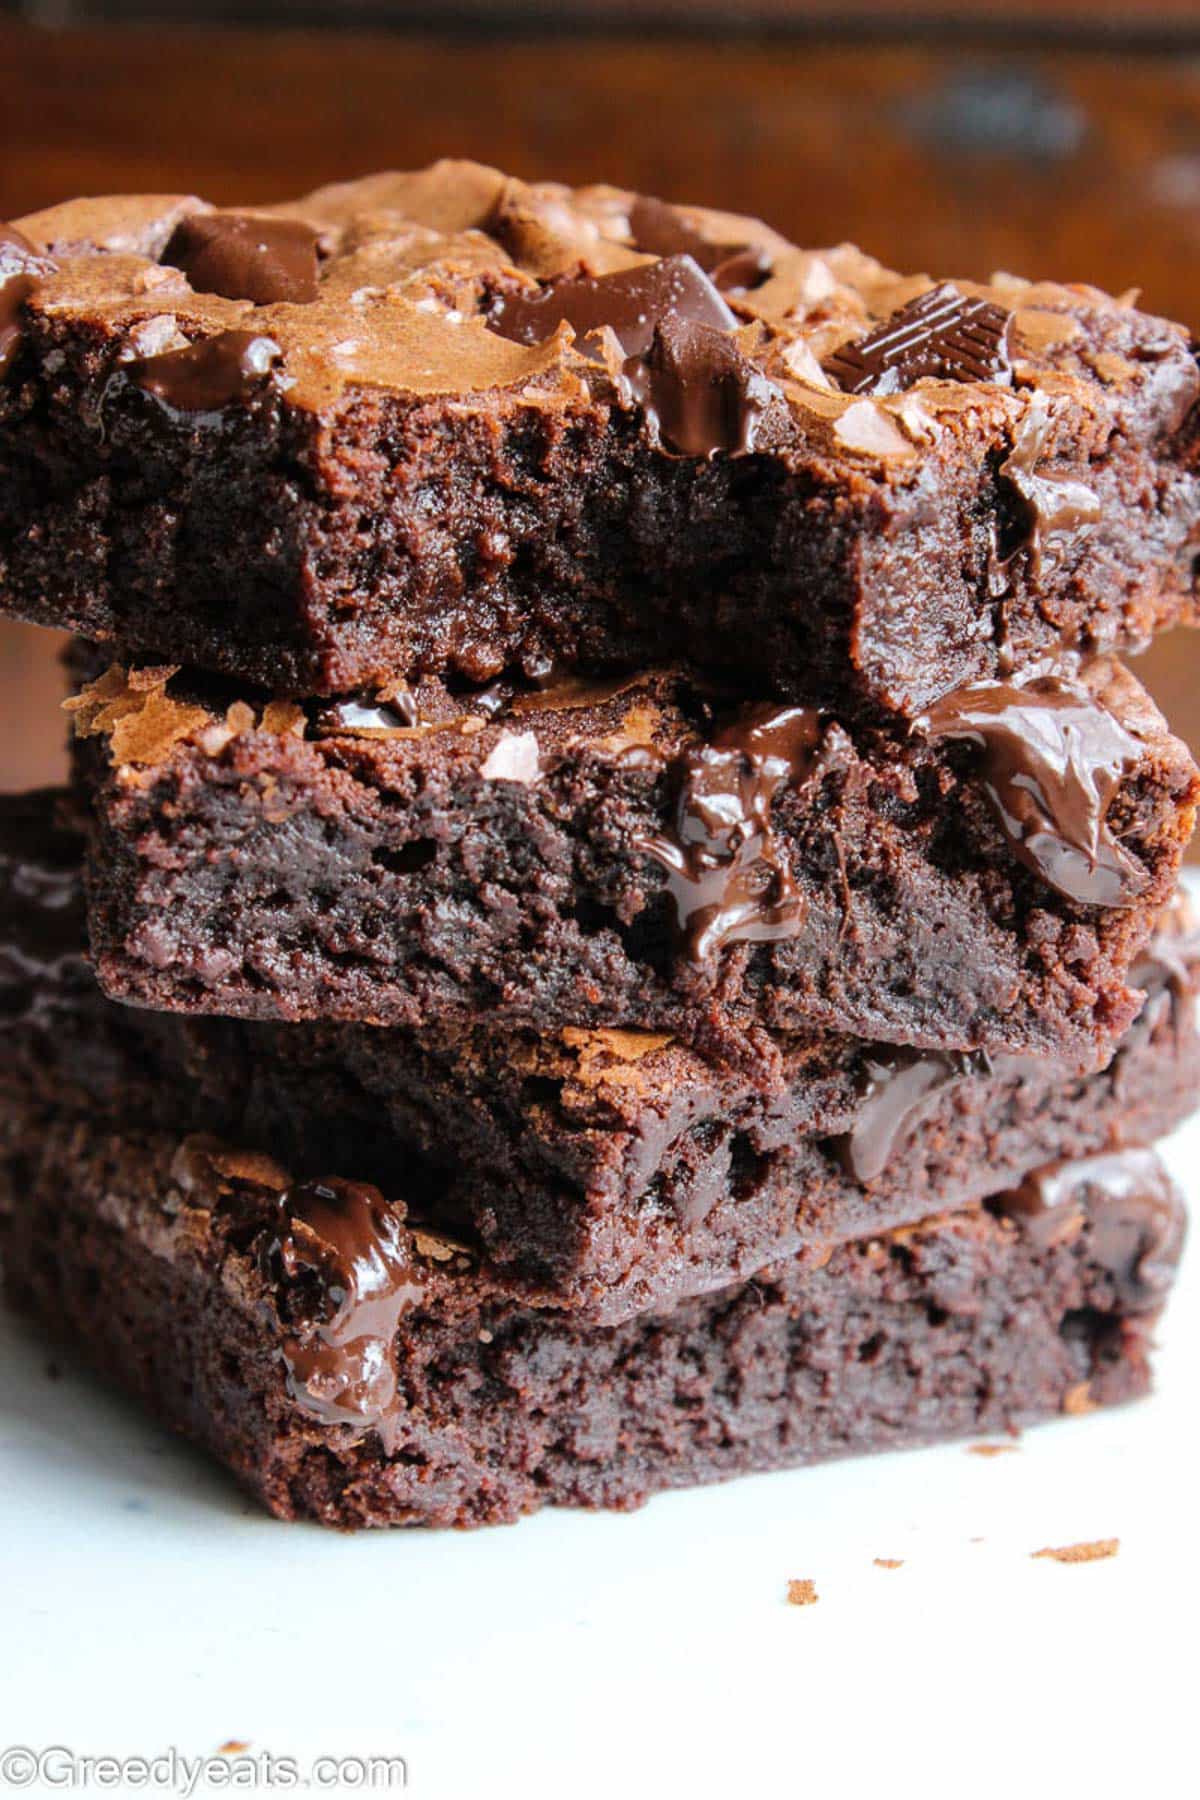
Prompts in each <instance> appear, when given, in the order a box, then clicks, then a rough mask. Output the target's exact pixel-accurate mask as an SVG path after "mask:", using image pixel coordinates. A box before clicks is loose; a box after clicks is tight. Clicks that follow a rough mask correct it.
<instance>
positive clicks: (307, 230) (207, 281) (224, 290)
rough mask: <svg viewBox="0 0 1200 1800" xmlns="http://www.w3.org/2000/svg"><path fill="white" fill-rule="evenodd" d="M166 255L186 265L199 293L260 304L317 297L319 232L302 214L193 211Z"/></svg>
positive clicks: (180, 265) (166, 259)
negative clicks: (279, 215) (268, 215)
mask: <svg viewBox="0 0 1200 1800" xmlns="http://www.w3.org/2000/svg"><path fill="white" fill-rule="evenodd" d="M162 260H163V262H165V263H170V265H171V266H172V268H175V269H182V270H183V272H184V274H185V275H186V276H187V278H188V280H189V281H190V282H191V284H192V286H193V288H195V290H196V292H197V293H202V294H222V295H224V297H225V299H227V300H253V301H254V303H255V305H257V306H270V305H272V304H274V303H275V302H277V301H292V302H294V303H298V304H305V303H307V302H308V301H311V300H315V299H316V297H317V233H316V232H315V231H314V230H313V229H312V227H311V225H305V224H304V223H303V222H302V221H301V220H299V219H256V218H253V217H251V216H250V215H248V214H245V213H224V212H218V213H193V214H191V215H190V217H188V218H186V219H183V220H181V222H180V223H179V224H178V225H177V226H176V227H175V230H174V231H173V232H172V234H171V239H170V242H169V243H168V244H167V247H166V249H165V250H164V251H163V255H162Z"/></svg>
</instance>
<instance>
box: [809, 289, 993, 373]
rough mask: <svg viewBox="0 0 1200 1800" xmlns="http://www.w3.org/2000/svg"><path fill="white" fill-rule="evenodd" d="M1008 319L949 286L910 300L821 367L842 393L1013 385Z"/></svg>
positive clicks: (979, 301) (845, 346)
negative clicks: (926, 381)
mask: <svg viewBox="0 0 1200 1800" xmlns="http://www.w3.org/2000/svg"><path fill="white" fill-rule="evenodd" d="M1010 318H1011V314H1009V313H1007V312H1005V311H1004V309H1003V308H1002V307H999V306H996V305H994V304H993V303H992V302H991V301H990V300H982V299H977V298H976V299H972V298H970V297H969V296H968V295H966V294H963V293H960V292H959V290H958V288H956V287H955V286H954V285H953V283H952V282H948V281H947V282H943V283H942V285H941V286H940V287H935V288H931V289H930V291H929V292H928V293H927V294H921V295H920V296H919V297H918V298H917V299H916V300H910V301H909V303H908V305H907V306H902V307H901V308H900V310H899V312H895V313H893V314H892V316H891V318H890V319H885V320H884V322H883V324H882V325H877V326H876V327H875V329H874V330H873V331H868V332H867V334H866V336H865V337H860V338H856V339H855V341H854V342H853V343H850V344H843V345H842V346H841V348H840V349H838V350H835V351H834V352H833V354H832V356H830V357H828V358H827V359H826V362H825V365H824V367H825V373H826V374H827V375H830V376H832V378H833V380H834V381H836V382H837V384H838V386H839V387H840V388H841V389H842V391H843V393H846V394H899V393H902V392H903V391H904V389H905V388H909V387H911V386H912V384H913V383H914V382H915V381H920V380H922V379H923V378H925V377H930V376H931V377H935V378H937V379H938V380H941V381H994V382H997V383H999V384H1000V385H1001V386H1005V387H1007V386H1008V385H1009V383H1010V382H1011V381H1012V362H1011V360H1010V358H1009V350H1008V327H1009V320H1010Z"/></svg>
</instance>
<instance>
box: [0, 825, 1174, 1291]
mask: <svg viewBox="0 0 1200 1800" xmlns="http://www.w3.org/2000/svg"><path fill="white" fill-rule="evenodd" d="M56 798H57V806H56V804H55V801H56ZM62 800H63V797H62V796H58V797H54V796H50V795H46V794H41V795H37V794H34V795H28V796H24V797H20V798H13V797H10V798H7V799H0V1050H2V1052H3V1055H2V1057H0V1085H2V1086H3V1087H5V1088H7V1089H9V1090H11V1091H12V1092H14V1093H16V1094H18V1095H19V1096H21V1097H23V1098H24V1099H26V1100H29V1099H33V1100H35V1101H37V1102H38V1103H39V1104H40V1105H43V1106H48V1107H52V1108H54V1109H56V1110H58V1111H62V1112H72V1111H73V1112H76V1113H81V1114H83V1115H85V1116H91V1117H95V1118H100V1119H103V1120H104V1121H105V1122H106V1124H107V1125H109V1126H110V1127H111V1128H113V1129H118V1128H119V1129H122V1130H129V1129H135V1130H136V1129H146V1128H157V1129H170V1130H172V1131H178V1132H188V1131H190V1132H205V1133H208V1134H210V1135H211V1134H214V1133H215V1134H217V1135H218V1136H219V1137H221V1138H224V1139H226V1140H228V1141H230V1142H234V1143H238V1144H242V1145H244V1146H246V1147H247V1148H250V1149H254V1150H258V1151H268V1152H272V1153H273V1154H275V1155H276V1156H279V1157H281V1158H282V1159H283V1160H284V1161H285V1162H286V1163H287V1164H288V1166H289V1167H290V1168H292V1169H294V1170H296V1171H298V1172H299V1173H300V1175H301V1176H304V1175H312V1174H314V1173H320V1172H321V1171H323V1170H326V1169H331V1168H336V1169H340V1170H341V1171H342V1173H343V1175H346V1176H350V1177H353V1178H355V1179H366V1180H369V1181H372V1182H374V1183H376V1184H378V1186H379V1187H380V1188H381V1189H382V1191H383V1192H384V1193H385V1194H386V1195H392V1194H402V1195H403V1196H404V1197H405V1200H406V1202H407V1205H408V1209H409V1216H410V1218H417V1219H419V1220H420V1221H421V1222H422V1223H423V1225H425V1226H428V1227H430V1228H432V1229H434V1230H437V1231H440V1232H442V1233H446V1232H449V1233H452V1234H454V1235H455V1236H456V1238H457V1239H458V1240H459V1241H460V1242H465V1243H469V1244H472V1245H474V1246H475V1247H476V1249H477V1251H478V1252H479V1253H480V1254H481V1255H482V1256H483V1257H484V1258H485V1260H486V1262H487V1265H488V1267H489V1269H490V1271H491V1273H492V1275H493V1276H494V1277H495V1279H496V1280H497V1281H503V1283H504V1284H505V1286H506V1287H507V1288H509V1289H511V1290H512V1291H513V1292H514V1294H520V1295H523V1296H525V1297H526V1298H528V1299H529V1300H530V1301H535V1300H539V1301H541V1302H543V1303H547V1302H549V1303H553V1304H555V1305H558V1306H561V1307H570V1308H571V1309H573V1310H574V1312H575V1313H576V1314H577V1316H579V1317H580V1318H585V1319H587V1320H589V1321H591V1322H599V1323H613V1322H617V1321H619V1320H621V1319H623V1318H627V1317H629V1316H630V1315H632V1314H633V1313H635V1312H637V1311H639V1310H642V1309H646V1308H650V1307H661V1306H663V1305H665V1304H668V1303H671V1302H673V1301H675V1300H678V1299H680V1298H684V1297H687V1296H690V1295H693V1294H697V1293H701V1292H706V1291H709V1290H711V1289H714V1288H717V1287H723V1286H728V1285H729V1284H730V1283H731V1282H734V1281H737V1280H742V1279H746V1278H748V1277H749V1276H751V1275H752V1274H754V1273H755V1272H756V1270H757V1269H758V1268H760V1267H761V1266H763V1265H764V1264H766V1263H769V1262H776V1261H778V1260H779V1259H780V1258H781V1257H785V1256H788V1257H792V1256H794V1257H796V1258H797V1259H798V1261H802V1260H804V1259H807V1260H809V1261H811V1262H817V1261H820V1260H821V1259H822V1258H824V1257H826V1256H827V1255H828V1254H829V1251H830V1248H831V1247H832V1246H833V1245H834V1244H837V1243H840V1242H844V1241H846V1240H847V1239H851V1238H855V1237H859V1236H862V1235H864V1234H866V1233H869V1232H872V1231H880V1230H890V1229H892V1228H894V1227H897V1226H901V1225H906V1224H913V1223H915V1222H917V1221H918V1220H919V1219H920V1218H921V1217H923V1216H924V1215H926V1214H928V1213H930V1212H932V1211H935V1210H945V1209H947V1208H949V1207H951V1206H952V1207H954V1208H960V1207H962V1206H964V1205H966V1204H967V1203H969V1202H972V1201H975V1200H978V1199H979V1198H980V1197H982V1196H985V1195H987V1194H991V1193H995V1192H998V1191H1000V1190H1002V1189H1004V1188H1008V1187H1011V1186H1012V1185H1013V1184H1014V1183H1015V1182H1017V1181H1019V1180H1020V1179H1021V1178H1023V1177H1024V1176H1025V1175H1027V1174H1028V1173H1029V1171H1030V1170H1031V1169H1033V1168H1036V1167H1037V1166H1039V1165H1041V1164H1043V1163H1046V1162H1049V1161H1052V1160H1053V1161H1061V1160H1063V1159H1064V1158H1077V1157H1079V1156H1082V1155H1084V1154H1087V1153H1089V1152H1094V1151H1099V1150H1102V1149H1104V1148H1106V1147H1108V1146H1109V1145H1110V1144H1112V1143H1114V1142H1120V1143H1122V1144H1145V1143H1150V1142H1152V1141H1153V1140H1154V1139H1155V1138H1157V1137H1158V1136H1160V1135H1162V1134H1163V1133H1164V1132H1166V1131H1168V1130H1170V1129H1171V1128H1172V1127H1173V1126H1174V1125H1175V1124H1176V1123H1178V1121H1179V1120H1180V1119H1181V1118H1182V1117H1183V1116H1184V1114H1185V1113H1187V1112H1189V1111H1190V1110H1191V1109H1192V1107H1193V1106H1194V1104H1195V1103H1196V1099H1197V1097H1198V1094H1200V1037H1198V1036H1197V1033H1196V1021H1195V991H1196V984H1197V980H1198V978H1200V941H1198V939H1197V936H1196V933H1195V929H1194V926H1193V922H1192V919H1191V915H1190V913H1189V911H1188V909H1187V906H1186V903H1185V902H1184V901H1183V900H1182V899H1181V900H1180V901H1179V902H1178V903H1177V904H1176V905H1175V906H1173V907H1172V908H1170V909H1168V913H1167V915H1166V916H1165V917H1164V918H1163V919H1162V920H1161V921H1160V925H1159V929H1158V932H1157V934H1156V937H1155V939H1154V940H1153V944H1152V946H1151V950H1150V951H1149V952H1148V953H1147V954H1145V955H1144V956H1142V957H1141V958H1139V960H1138V962H1137V963H1136V964H1135V966H1134V968H1133V970H1132V979H1133V981H1134V982H1135V984H1136V985H1137V986H1138V987H1139V988H1142V989H1143V990H1144V991H1145V992H1146V994H1147V999H1146V1004H1145V1006H1144V1008H1143V1011H1142V1013H1141V1014H1140V1015H1139V1017H1138V1020H1137V1022H1136V1023H1135V1025H1134V1026H1133V1027H1131V1029H1130V1031H1129V1032H1128V1033H1127V1034H1126V1036H1125V1038H1124V1039H1123V1040H1122V1043H1121V1047H1120V1049H1119V1050H1118V1051H1117V1054H1116V1056H1115V1057H1114V1059H1113V1061H1112V1062H1111V1063H1110V1064H1109V1066H1108V1067H1107V1069H1105V1070H1103V1071H1100V1072H1097V1073H1093V1074H1090V1075H1079V1074H1077V1073H1075V1072H1074V1071H1072V1070H1070V1069H1065V1068H1063V1067H1061V1066H1060V1065H1058V1064H1055V1063H1052V1062H1045V1061H1037V1060H1033V1059H1029V1058H1012V1057H1008V1058H988V1057H981V1056H978V1055H972V1054H962V1053H948V1052H943V1051H925V1052H918V1051H914V1050H910V1049H906V1048H904V1047H903V1046H888V1045H880V1044H874V1045H873V1044H863V1043H861V1042H859V1041H857V1040H854V1039H847V1038H837V1037H832V1036H822V1035H812V1034H810V1035H809V1036H807V1037H803V1036H792V1037H788V1038H784V1039H781V1040H780V1041H779V1043H778V1045H777V1049H778V1058H777V1063H776V1064H775V1065H774V1066H773V1067H771V1068H769V1069H767V1068H763V1069H757V1070H735V1069H729V1068H719V1067H714V1066H713V1065H712V1064H711V1063H710V1062H708V1061H706V1060H705V1059H704V1058H703V1057H701V1056H699V1055H698V1054H697V1053H696V1052H695V1051H694V1050H691V1049H689V1048H688V1047H687V1046H685V1045H683V1044H680V1043H678V1042H676V1041H674V1040H672V1039H670V1038H669V1037H667V1036H665V1035H663V1034H657V1035H654V1034H647V1033H643V1032H629V1031H607V1030H599V1031H584V1030H579V1029H571V1028H567V1029H566V1030H564V1031H562V1032H559V1033H556V1034H551V1035H548V1036H543V1035H540V1034H538V1033H536V1032H533V1031H529V1030H522V1031H507V1030H501V1029H498V1028H497V1027H495V1026H493V1025H491V1024H490V1023H489V1022H487V1021H482V1020H481V1021H477V1022H475V1023H474V1024H472V1025H469V1026H466V1027H463V1028H462V1029H460V1030H457V1031H440V1032H439V1031H437V1030H435V1029H433V1028H427V1029H425V1030H411V1031H406V1030H403V1029H401V1028H396V1029H393V1030H381V1029H378V1028H375V1027H371V1026H361V1025H342V1026H324V1025H312V1026H305V1025H269V1024H243V1023H240V1022H238V1021H233V1020H225V1019H214V1018H207V1017H196V1018H186V1017H180V1016H178V1015H169V1014H159V1013H154V1012H149V1011H145V1010H142V1009H139V1008H135V1007H127V1006H122V1005H119V1004H116V1003H114V1002H112V1001H109V1000H106V999H105V998H104V997H103V996H102V994H101V993H100V991H99V989H98V988H97V986H96V983H95V980H94V978H93V976H92V974H91V971H90V969H89V968H88V967H87V965H86V963H85V962H84V960H83V955H82V939H83V917H82V913H83V908H82V898H81V895H80V892H79V858H80V844H79V839H78V836H77V835H76V834H75V833H74V832H73V831H72V830H71V829H70V826H69V823H68V822H65V821H64V822H61V823H60V822H59V820H60V817H61V812H60V809H61V805H62Z"/></svg>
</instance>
